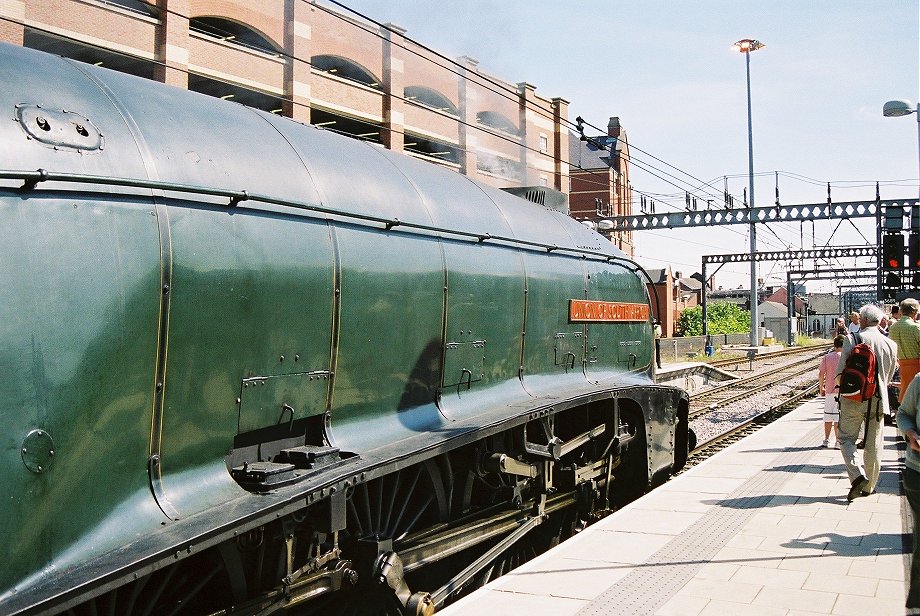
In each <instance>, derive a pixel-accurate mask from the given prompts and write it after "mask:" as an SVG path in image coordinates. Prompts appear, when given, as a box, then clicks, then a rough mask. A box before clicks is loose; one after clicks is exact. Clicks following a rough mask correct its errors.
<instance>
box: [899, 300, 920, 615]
mask: <svg viewBox="0 0 920 616" xmlns="http://www.w3.org/2000/svg"><path fill="white" fill-rule="evenodd" d="M903 305H904V303H903V302H901V306H902V307H901V310H904V308H903ZM905 389H906V391H905V392H904V397H903V398H902V399H901V406H899V407H898V415H897V419H896V421H897V424H898V430H900V431H901V434H903V435H904V440H905V441H906V442H907V455H905V456H904V471H903V472H902V475H901V478H902V480H903V485H904V492H905V493H906V494H907V503H908V504H909V505H910V509H911V511H912V512H913V519H914V528H913V536H914V554H913V557H912V558H911V561H910V588H909V590H908V591H907V603H906V607H907V608H916V609H918V610H920V442H918V441H917V438H918V436H917V431H918V430H920V428H918V425H920V379H914V380H912V381H911V382H910V383H909V384H908V385H907V387H906V388H905ZM911 613H914V612H911ZM917 613H920V612H917Z"/></svg>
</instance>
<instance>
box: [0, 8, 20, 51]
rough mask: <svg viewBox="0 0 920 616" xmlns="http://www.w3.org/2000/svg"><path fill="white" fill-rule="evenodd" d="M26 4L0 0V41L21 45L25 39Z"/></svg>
mask: <svg viewBox="0 0 920 616" xmlns="http://www.w3.org/2000/svg"><path fill="white" fill-rule="evenodd" d="M25 20H26V3H25V2H23V1H22V0H0V41H3V42H5V43H12V44H13V45H22V43H23V39H24V37H25V26H23V25H22V24H23V23H25Z"/></svg>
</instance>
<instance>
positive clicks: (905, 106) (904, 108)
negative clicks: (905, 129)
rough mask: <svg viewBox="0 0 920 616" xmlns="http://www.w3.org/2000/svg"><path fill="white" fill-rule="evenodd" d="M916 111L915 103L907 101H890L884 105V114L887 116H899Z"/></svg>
mask: <svg viewBox="0 0 920 616" xmlns="http://www.w3.org/2000/svg"><path fill="white" fill-rule="evenodd" d="M915 111H916V109H914V107H913V105H911V104H910V103H909V102H907V101H888V102H887V103H885V104H884V105H883V106H882V115H883V116H885V117H886V118H899V117H901V116H906V115H910V114H911V113H914V112H915Z"/></svg>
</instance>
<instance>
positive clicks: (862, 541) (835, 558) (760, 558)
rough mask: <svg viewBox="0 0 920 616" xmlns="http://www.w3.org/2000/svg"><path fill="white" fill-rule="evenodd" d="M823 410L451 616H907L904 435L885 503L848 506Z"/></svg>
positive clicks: (757, 437) (777, 430)
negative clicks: (827, 445) (826, 438)
mask: <svg viewBox="0 0 920 616" xmlns="http://www.w3.org/2000/svg"><path fill="white" fill-rule="evenodd" d="M822 405H823V399H815V400H811V401H809V402H806V403H805V404H803V405H802V406H800V407H799V408H798V409H796V410H794V411H792V412H791V413H789V414H787V415H786V416H784V417H783V418H782V419H780V420H779V421H777V422H774V423H773V424H771V425H769V426H767V427H765V428H763V429H762V430H760V431H758V432H757V433H755V434H753V435H751V436H749V437H747V438H746V439H744V440H743V441H741V442H739V443H736V444H735V445H732V446H731V447H730V448H728V449H726V450H724V451H722V452H720V453H719V454H717V455H716V456H714V457H712V458H710V459H709V460H707V461H706V462H703V463H702V464H700V465H698V466H695V467H693V468H691V469H689V470H688V471H687V472H685V473H683V474H681V475H679V476H678V477H676V478H674V479H672V480H671V481H669V482H668V483H666V484H665V485H663V486H661V487H659V488H658V489H656V490H654V491H653V492H651V493H649V494H646V495H645V496H643V497H642V498H640V499H638V500H637V501H635V502H633V503H632V504H630V505H629V506H628V507H625V508H624V509H621V510H620V511H617V512H616V513H614V514H613V515H610V516H608V517H607V518H605V519H603V520H601V521H600V522H598V523H596V524H594V525H592V526H590V527H589V528H588V529H587V530H586V531H584V532H583V533H581V534H579V535H577V536H575V537H573V538H572V539H570V540H569V541H566V542H565V543H563V544H562V545H560V546H559V547H557V548H556V549H554V550H552V551H550V552H547V553H545V554H543V555H541V556H539V557H537V558H535V559H534V560H532V561H530V562H529V563H527V564H525V565H524V566H522V567H520V568H518V569H515V570H514V571H512V572H511V573H509V574H507V575H505V576H504V577H502V578H499V579H498V580H495V581H494V582H492V583H490V584H489V585H487V586H486V587H484V588H482V589H480V590H479V591H477V592H476V593H473V594H472V595H470V596H468V597H465V598H463V599H461V600H460V601H458V602H457V603H455V604H454V605H451V606H448V607H447V608H445V609H443V610H441V611H440V612H438V613H439V614H445V615H449V616H457V615H460V614H513V615H517V614H521V615H527V616H541V615H552V616H567V615H573V614H579V615H595V614H596V615H600V614H649V615H661V616H666V615H680V616H693V615H697V614H699V615H719V616H725V615H734V614H756V615H758V616H770V615H774V614H775V615H777V616H780V615H785V616H795V615H803V616H804V615H806V614H812V615H813V614H854V615H858V616H867V615H873V616H874V615H883V614H904V613H905V610H904V607H903V606H904V599H905V596H906V585H905V570H906V567H907V566H908V564H909V563H908V560H909V552H910V535H909V534H907V535H905V534H904V533H905V532H906V529H907V528H908V527H906V526H905V520H907V519H908V516H909V513H908V510H907V504H906V499H904V497H903V496H901V495H900V487H899V486H900V456H901V455H902V454H901V453H899V449H898V439H897V435H896V432H895V428H893V427H891V426H886V427H885V432H884V441H885V449H884V454H883V459H882V473H881V478H880V480H879V485H878V490H877V493H876V494H873V495H871V496H867V497H863V498H857V499H856V500H855V501H853V502H852V503H847V500H846V493H847V490H848V489H849V482H848V480H847V477H846V472H845V470H844V467H843V462H842V460H841V456H840V451H839V450H838V449H833V448H831V449H824V448H821V447H820V444H821V440H822V439H823V423H822V416H821V410H822Z"/></svg>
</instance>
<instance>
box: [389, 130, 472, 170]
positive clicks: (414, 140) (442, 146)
mask: <svg viewBox="0 0 920 616" xmlns="http://www.w3.org/2000/svg"><path fill="white" fill-rule="evenodd" d="M403 150H404V151H406V152H409V153H412V154H415V155H418V156H421V157H424V158H426V159H428V160H433V161H438V162H442V163H446V164H449V165H459V164H460V149H459V148H457V147H456V146H454V145H451V144H449V143H444V142H443V141H434V140H433V139H428V138H426V137H421V136H419V135H411V134H409V133H406V141H405V143H404V144H403Z"/></svg>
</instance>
